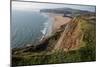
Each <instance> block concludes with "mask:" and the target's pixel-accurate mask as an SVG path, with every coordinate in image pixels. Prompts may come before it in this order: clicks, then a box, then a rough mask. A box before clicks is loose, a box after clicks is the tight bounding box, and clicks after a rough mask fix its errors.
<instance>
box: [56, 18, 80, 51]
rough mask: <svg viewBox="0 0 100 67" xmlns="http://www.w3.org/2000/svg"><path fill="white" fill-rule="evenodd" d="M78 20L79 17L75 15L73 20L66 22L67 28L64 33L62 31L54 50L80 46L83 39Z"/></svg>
mask: <svg viewBox="0 0 100 67" xmlns="http://www.w3.org/2000/svg"><path fill="white" fill-rule="evenodd" d="M78 22H79V19H78V18H76V17H75V18H74V19H73V20H72V21H71V22H69V23H68V24H66V26H65V29H64V31H63V33H61V37H60V38H59V40H58V42H57V44H56V45H55V48H54V50H58V49H64V50H69V49H74V48H78V47H79V42H80V39H81V33H80V32H81V30H80V26H79V24H78Z"/></svg>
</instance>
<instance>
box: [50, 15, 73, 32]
mask: <svg viewBox="0 0 100 67" xmlns="http://www.w3.org/2000/svg"><path fill="white" fill-rule="evenodd" d="M51 16H52V17H53V18H54V22H53V26H52V27H53V28H52V29H53V32H55V31H56V30H57V29H59V28H60V27H61V26H62V25H64V24H66V23H68V22H70V21H71V18H69V17H63V15H61V14H52V15H51Z"/></svg>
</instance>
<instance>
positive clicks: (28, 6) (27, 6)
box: [12, 1, 95, 12]
mask: <svg viewBox="0 0 100 67" xmlns="http://www.w3.org/2000/svg"><path fill="white" fill-rule="evenodd" d="M64 7H66V8H73V9H80V10H87V11H92V12H94V11H95V6H85V5H67V4H66V5H65V4H51V3H36V2H20V1H19V2H18V1H13V2H12V9H17V10H40V9H48V8H49V9H50V8H64Z"/></svg>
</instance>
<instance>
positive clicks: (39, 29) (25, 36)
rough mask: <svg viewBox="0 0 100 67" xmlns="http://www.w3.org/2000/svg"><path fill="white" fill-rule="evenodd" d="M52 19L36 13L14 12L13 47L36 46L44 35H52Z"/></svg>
mask: <svg viewBox="0 0 100 67" xmlns="http://www.w3.org/2000/svg"><path fill="white" fill-rule="evenodd" d="M51 22H52V18H50V17H49V16H48V15H46V14H41V13H40V12H34V11H25V10H24V11H22V10H12V22H11V47H12V48H20V47H24V46H28V45H36V44H37V43H38V42H39V40H41V38H42V37H43V36H44V35H47V33H48V32H49V34H50V33H51V28H52V27H51V26H52V24H51Z"/></svg>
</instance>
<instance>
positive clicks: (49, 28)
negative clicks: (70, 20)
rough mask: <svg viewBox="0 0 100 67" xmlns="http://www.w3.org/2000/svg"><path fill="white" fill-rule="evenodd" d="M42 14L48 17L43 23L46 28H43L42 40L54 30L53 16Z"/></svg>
mask: <svg viewBox="0 0 100 67" xmlns="http://www.w3.org/2000/svg"><path fill="white" fill-rule="evenodd" d="M42 15H44V17H46V18H47V21H46V22H45V23H44V24H43V25H44V28H43V29H42V30H41V32H42V34H43V36H42V38H41V40H42V39H43V38H44V37H46V36H48V35H50V34H51V32H52V18H51V17H50V16H48V15H47V14H42Z"/></svg>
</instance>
